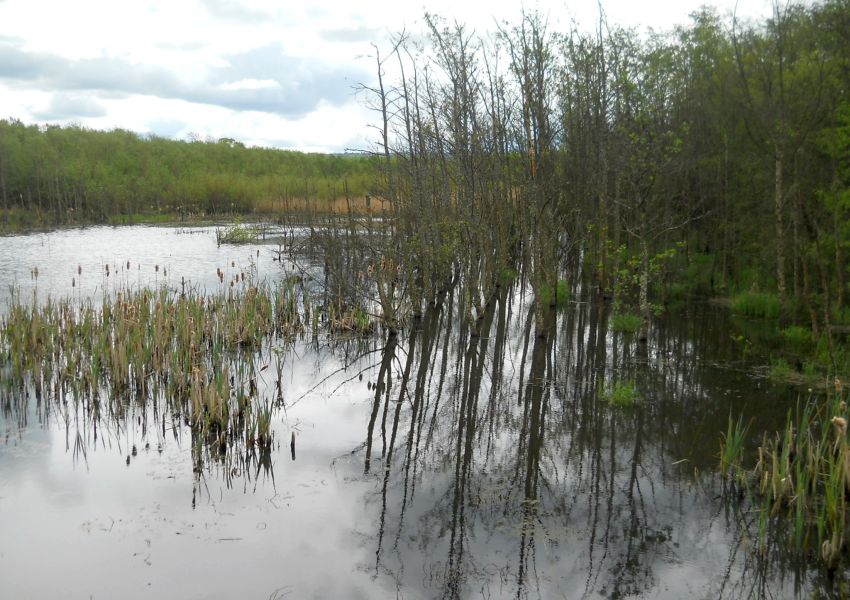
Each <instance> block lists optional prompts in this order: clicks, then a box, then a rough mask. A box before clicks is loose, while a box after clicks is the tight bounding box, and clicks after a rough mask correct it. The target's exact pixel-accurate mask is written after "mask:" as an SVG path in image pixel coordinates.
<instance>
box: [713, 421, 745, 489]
mask: <svg viewBox="0 0 850 600" xmlns="http://www.w3.org/2000/svg"><path fill="white" fill-rule="evenodd" d="M749 429H750V426H749V424H747V425H744V422H743V420H742V418H740V417H739V418H738V420H737V421H734V420H733V419H732V415H731V414H730V415H729V424H728V426H727V428H726V433H725V434H723V437H722V439H721V441H720V473H721V475H723V476H724V477H727V476H732V477H733V478H735V476H736V475H743V473H744V471H741V470H740V469H739V468H740V465H741V463H742V461H743V458H744V444H745V442H746V438H747V434H748V433H749ZM733 469H739V471H738V473H732V472H731V471H732V470H733Z"/></svg>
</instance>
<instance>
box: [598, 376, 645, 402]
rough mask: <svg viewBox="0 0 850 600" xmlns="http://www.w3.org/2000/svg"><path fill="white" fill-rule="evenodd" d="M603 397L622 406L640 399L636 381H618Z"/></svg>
mask: <svg viewBox="0 0 850 600" xmlns="http://www.w3.org/2000/svg"><path fill="white" fill-rule="evenodd" d="M603 398H604V399H605V400H606V401H607V402H610V403H611V404H613V405H614V406H619V407H620V408H625V407H628V406H632V405H633V404H634V403H635V402H637V401H638V400H639V399H640V397H639V396H638V393H637V388H636V387H635V383H634V381H618V382H617V383H615V384H614V387H612V388H611V389H610V390H609V391H608V392H606V393H605V395H604V396H603Z"/></svg>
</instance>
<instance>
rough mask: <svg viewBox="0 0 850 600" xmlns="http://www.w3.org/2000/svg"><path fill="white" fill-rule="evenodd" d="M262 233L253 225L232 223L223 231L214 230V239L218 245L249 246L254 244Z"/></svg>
mask: <svg viewBox="0 0 850 600" xmlns="http://www.w3.org/2000/svg"><path fill="white" fill-rule="evenodd" d="M261 235H262V232H261V231H260V229H259V227H257V226H254V225H242V224H240V223H234V224H233V225H230V226H228V227H225V228H224V229H216V232H215V237H216V241H217V242H218V243H219V244H250V243H252V242H256V241H257V240H258V239H259V238H260V236H261Z"/></svg>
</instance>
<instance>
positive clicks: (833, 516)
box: [720, 395, 850, 570]
mask: <svg viewBox="0 0 850 600" xmlns="http://www.w3.org/2000/svg"><path fill="white" fill-rule="evenodd" d="M847 419H848V411H847V402H846V400H845V399H843V398H842V397H840V395H836V397H834V398H832V399H831V400H828V401H825V402H824V401H817V400H811V401H809V402H808V403H806V404H804V405H803V406H798V407H797V408H796V409H795V410H789V411H788V416H787V419H786V425H785V427H784V429H783V430H782V431H780V432H777V433H776V434H774V435H773V436H768V435H765V437H764V440H763V442H762V445H761V446H760V447H759V448H758V460H757V462H756V464H755V466H754V467H753V468H752V469H746V468H745V467H744V466H743V460H744V459H743V442H744V438H745V437H746V433H747V430H746V428H744V427H743V426H742V425H741V421H740V420H739V421H738V422H737V423H734V424H733V421H732V419H731V417H730V420H729V428H728V430H727V433H726V435H725V436H724V442H723V444H722V445H721V462H720V470H721V473H722V474H723V475H724V476H725V477H732V478H734V479H735V480H736V482H737V483H739V484H741V485H742V486H745V487H746V488H747V489H748V497H750V498H752V501H753V502H754V504H755V507H754V508H755V510H756V511H757V515H758V520H757V522H758V531H759V543H758V546H759V548H761V549H762V550H765V549H766V548H767V547H768V546H769V545H772V544H785V545H787V546H788V547H789V548H790V549H791V550H792V551H794V552H799V553H801V555H805V556H808V555H812V554H816V555H817V556H818V557H819V558H820V560H821V561H822V562H823V564H824V565H825V566H826V567H827V569H830V570H832V569H836V568H837V567H838V565H839V564H840V562H841V561H842V560H844V559H846V557H847V549H848V546H847V541H848V530H847V511H848V506H847V502H848V492H850V444H848V437H847ZM771 525H774V526H771ZM770 532H774V533H770ZM776 532H778V533H776Z"/></svg>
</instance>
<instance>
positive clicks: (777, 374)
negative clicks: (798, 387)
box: [769, 358, 797, 381]
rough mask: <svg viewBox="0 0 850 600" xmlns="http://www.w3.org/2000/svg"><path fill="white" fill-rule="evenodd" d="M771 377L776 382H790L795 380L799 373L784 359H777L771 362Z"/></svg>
mask: <svg viewBox="0 0 850 600" xmlns="http://www.w3.org/2000/svg"><path fill="white" fill-rule="evenodd" d="M769 375H770V378H771V379H774V380H776V381H788V380H791V379H794V378H795V376H796V375H797V373H796V371H794V369H792V368H791V365H790V364H788V361H787V360H785V359H784V358H775V359H773V360H771V361H770V372H769Z"/></svg>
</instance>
